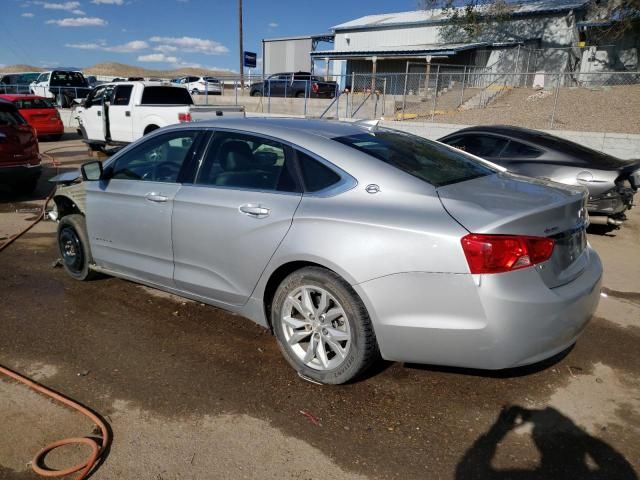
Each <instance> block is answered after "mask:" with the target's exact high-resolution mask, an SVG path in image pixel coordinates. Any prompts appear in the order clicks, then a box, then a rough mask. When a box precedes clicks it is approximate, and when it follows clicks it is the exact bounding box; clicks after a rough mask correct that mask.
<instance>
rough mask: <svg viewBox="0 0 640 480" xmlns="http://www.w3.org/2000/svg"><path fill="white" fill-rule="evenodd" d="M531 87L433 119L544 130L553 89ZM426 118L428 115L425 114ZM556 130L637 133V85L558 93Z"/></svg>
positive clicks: (639, 91)
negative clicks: (544, 90) (480, 106)
mask: <svg viewBox="0 0 640 480" xmlns="http://www.w3.org/2000/svg"><path fill="white" fill-rule="evenodd" d="M540 92H541V91H540V90H535V89H532V88H516V89H513V90H510V91H508V92H506V93H504V94H502V95H501V96H500V97H498V98H497V99H495V100H494V101H493V102H491V103H490V104H489V106H488V107H487V108H481V109H473V110H466V111H460V112H458V111H451V110H450V111H447V112H446V113H445V112H443V113H442V114H440V115H436V116H435V117H434V121H436V122H443V123H460V124H464V125H494V124H499V125H517V126H520V127H527V128H538V129H548V128H551V127H550V122H551V115H552V113H553V107H554V103H555V91H553V90H549V91H548V92H544V93H540ZM425 118H426V119H427V120H430V118H431V116H430V115H428V116H427V117H425ZM553 128H555V129H557V130H578V131H587V132H596V131H597V132H617V133H640V85H619V86H612V87H594V88H592V89H591V88H578V87H575V88H570V87H563V88H561V89H560V90H559V92H558V103H557V110H556V114H555V118H554V127H553Z"/></svg>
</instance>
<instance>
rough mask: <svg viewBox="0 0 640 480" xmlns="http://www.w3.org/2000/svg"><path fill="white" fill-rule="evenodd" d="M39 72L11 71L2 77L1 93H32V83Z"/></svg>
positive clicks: (0, 79) (0, 81)
mask: <svg viewBox="0 0 640 480" xmlns="http://www.w3.org/2000/svg"><path fill="white" fill-rule="evenodd" d="M39 76H40V73H39V72H24V73H9V74H7V75H2V78H0V93H30V87H29V86H30V85H31V82H33V81H34V80H35V79H36V78H38V77H39Z"/></svg>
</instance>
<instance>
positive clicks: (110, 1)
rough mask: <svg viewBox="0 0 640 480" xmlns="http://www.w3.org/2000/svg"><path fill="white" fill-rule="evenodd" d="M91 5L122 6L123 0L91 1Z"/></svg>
mask: <svg viewBox="0 0 640 480" xmlns="http://www.w3.org/2000/svg"><path fill="white" fill-rule="evenodd" d="M91 3H95V4H96V5H122V4H124V0H91Z"/></svg>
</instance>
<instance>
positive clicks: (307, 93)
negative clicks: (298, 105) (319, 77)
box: [304, 79, 311, 117]
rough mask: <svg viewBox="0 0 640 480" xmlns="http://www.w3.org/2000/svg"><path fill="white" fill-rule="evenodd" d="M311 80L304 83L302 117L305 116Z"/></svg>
mask: <svg viewBox="0 0 640 480" xmlns="http://www.w3.org/2000/svg"><path fill="white" fill-rule="evenodd" d="M310 86H311V80H310V79H309V80H306V81H305V82H304V116H305V117H306V116H307V98H308V95H309V92H310V91H311V88H310Z"/></svg>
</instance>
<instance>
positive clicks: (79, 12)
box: [71, 10, 86, 15]
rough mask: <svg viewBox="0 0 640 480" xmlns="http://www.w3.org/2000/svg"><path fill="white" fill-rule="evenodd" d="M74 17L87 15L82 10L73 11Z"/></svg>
mask: <svg viewBox="0 0 640 480" xmlns="http://www.w3.org/2000/svg"><path fill="white" fill-rule="evenodd" d="M71 13H73V14H74V15H86V13H84V12H83V11H82V10H71Z"/></svg>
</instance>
